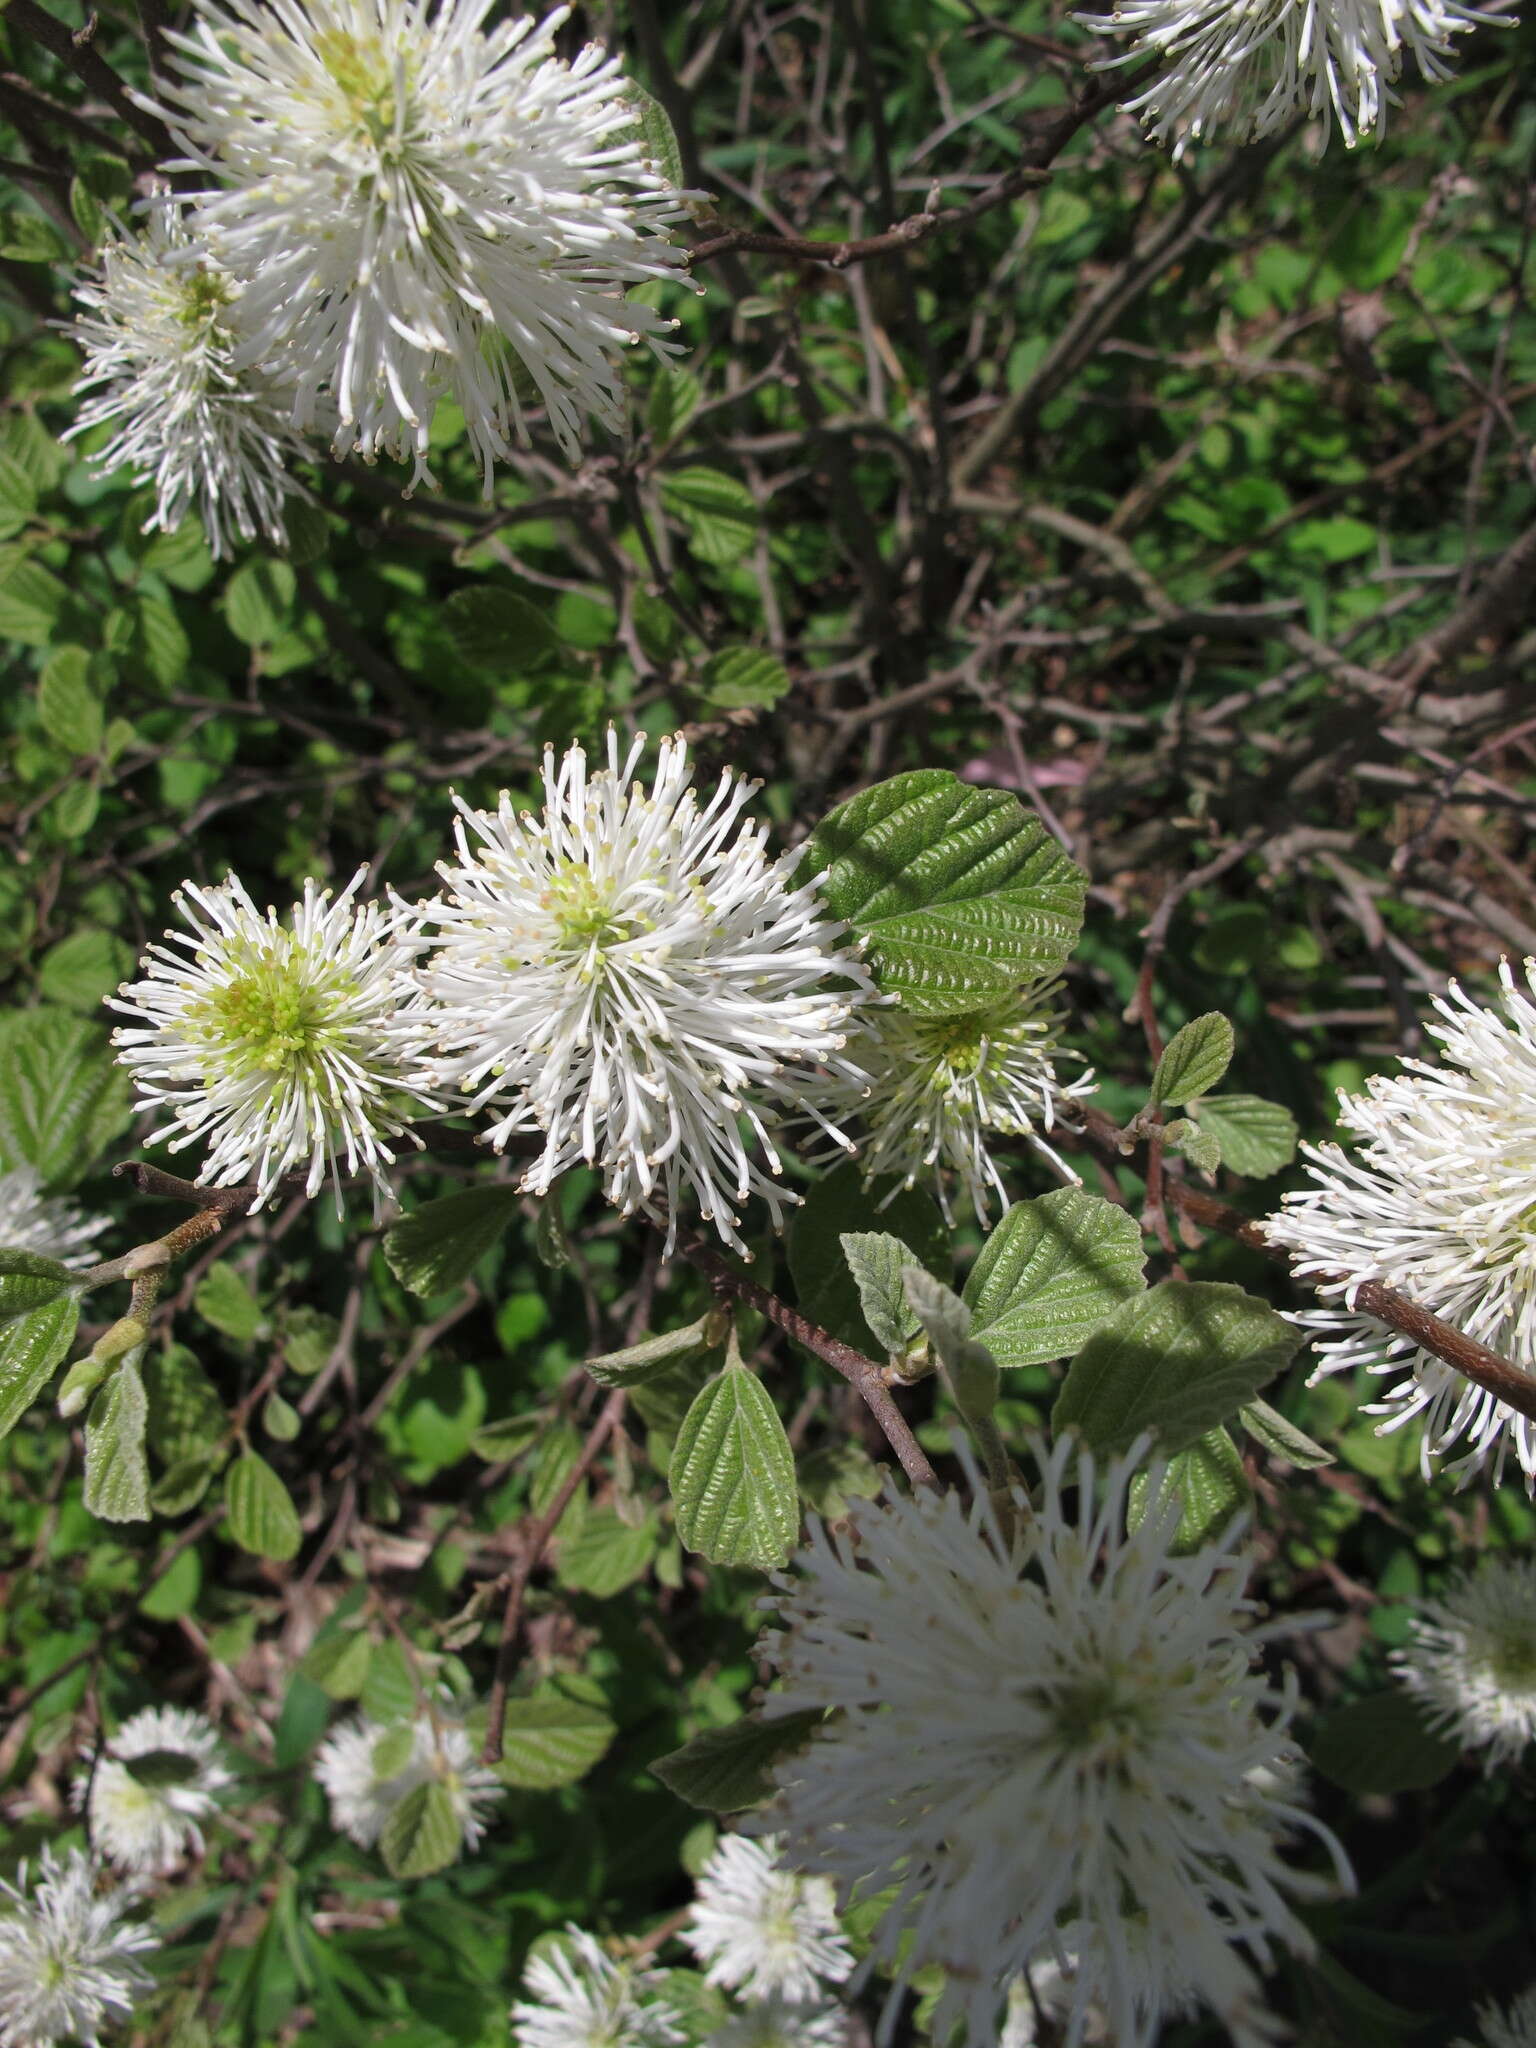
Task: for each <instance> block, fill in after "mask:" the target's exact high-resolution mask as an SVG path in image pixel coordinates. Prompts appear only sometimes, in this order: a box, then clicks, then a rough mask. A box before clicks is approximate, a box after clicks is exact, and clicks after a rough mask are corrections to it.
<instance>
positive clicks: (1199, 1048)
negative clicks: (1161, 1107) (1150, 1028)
mask: <svg viewBox="0 0 1536 2048" xmlns="http://www.w3.org/2000/svg"><path fill="white" fill-rule="evenodd" d="M1235 1045H1236V1040H1235V1039H1234V1038H1233V1035H1232V1024H1231V1020H1230V1018H1227V1017H1224V1016H1223V1015H1222V1013H1221V1012H1220V1010H1207V1011H1206V1013H1205V1015H1204V1016H1203V1017H1196V1018H1194V1019H1193V1020H1192V1021H1191V1022H1190V1023H1188V1024H1186V1025H1185V1026H1184V1028H1183V1030H1182V1031H1176V1032H1175V1033H1174V1034H1173V1036H1172V1038H1170V1039H1169V1041H1168V1043H1167V1045H1166V1046H1165V1047H1164V1048H1163V1056H1162V1058H1161V1059H1160V1060H1159V1061H1158V1063H1157V1071H1156V1073H1155V1074H1154V1075H1153V1076H1152V1089H1151V1099H1152V1101H1153V1102H1189V1101H1191V1100H1192V1099H1193V1098H1194V1097H1195V1096H1196V1095H1204V1094H1205V1092H1206V1091H1207V1089H1210V1088H1214V1087H1215V1086H1216V1083H1217V1082H1218V1081H1219V1080H1220V1079H1221V1077H1222V1075H1223V1074H1224V1073H1225V1072H1226V1071H1227V1069H1228V1067H1230V1066H1231V1064H1232V1054H1233V1050H1234V1048H1235Z"/></svg>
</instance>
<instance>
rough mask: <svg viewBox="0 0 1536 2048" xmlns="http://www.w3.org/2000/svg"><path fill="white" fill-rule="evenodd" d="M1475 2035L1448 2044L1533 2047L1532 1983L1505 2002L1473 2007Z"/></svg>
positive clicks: (1535, 2007) (1535, 1991)
mask: <svg viewBox="0 0 1536 2048" xmlns="http://www.w3.org/2000/svg"><path fill="white" fill-rule="evenodd" d="M1477 2027H1478V2038H1477V2040H1475V2041H1465V2040H1463V2041H1456V2042H1454V2043H1453V2044H1452V2048H1536V1984H1533V1985H1532V1986H1531V1987H1530V1989H1529V1990H1528V1991H1522V1992H1521V1994H1520V1996H1519V1997H1518V1998H1515V1999H1512V2000H1511V2001H1510V2003H1509V2004H1508V2005H1506V2006H1502V2007H1500V2006H1497V2005H1493V2004H1488V2005H1480V2006H1479V2007H1478V2008H1477Z"/></svg>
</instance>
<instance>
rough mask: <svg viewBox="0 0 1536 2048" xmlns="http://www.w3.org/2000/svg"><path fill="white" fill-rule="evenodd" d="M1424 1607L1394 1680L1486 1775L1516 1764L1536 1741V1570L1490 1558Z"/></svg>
mask: <svg viewBox="0 0 1536 2048" xmlns="http://www.w3.org/2000/svg"><path fill="white" fill-rule="evenodd" d="M1422 1607H1423V1612H1422V1613H1421V1614H1418V1615H1415V1616H1414V1618H1413V1620H1412V1622H1411V1624H1410V1634H1409V1637H1408V1640H1407V1642H1406V1643H1405V1644H1403V1646H1402V1647H1401V1648H1400V1649H1398V1650H1394V1651H1393V1653H1392V1662H1393V1664H1394V1665H1395V1666H1396V1669H1397V1675H1398V1677H1399V1678H1400V1679H1401V1680H1402V1682H1403V1684H1404V1685H1405V1686H1407V1687H1408V1689H1409V1691H1410V1692H1414V1693H1417V1694H1418V1695H1419V1697H1420V1699H1422V1700H1423V1702H1424V1705H1425V1707H1426V1709H1427V1710H1428V1716H1429V1719H1430V1721H1431V1722H1432V1723H1433V1724H1434V1725H1435V1726H1437V1727H1439V1728H1441V1729H1443V1730H1444V1732H1445V1733H1446V1734H1447V1735H1450V1736H1452V1737H1453V1738H1454V1739H1455V1740H1456V1741H1457V1742H1459V1743H1460V1744H1461V1746H1462V1748H1463V1749H1476V1750H1481V1751H1482V1752H1483V1758H1482V1764H1483V1769H1484V1770H1485V1771H1486V1772H1489V1773H1492V1772H1493V1771H1495V1770H1498V1769H1501V1768H1503V1767H1505V1766H1507V1765H1510V1764H1514V1763H1518V1762H1519V1760H1520V1756H1521V1754H1522V1752H1523V1751H1524V1749H1525V1746H1526V1744H1527V1743H1528V1742H1529V1741H1530V1740H1531V1738H1532V1736H1536V1562H1533V1561H1532V1560H1531V1559H1529V1558H1522V1557H1490V1558H1488V1559H1486V1560H1485V1561H1484V1562H1483V1563H1482V1564H1480V1565H1478V1566H1477V1567H1476V1569H1475V1570H1473V1571H1470V1572H1463V1573H1462V1574H1461V1575H1460V1576H1459V1577H1458V1578H1456V1579H1454V1580H1452V1581H1451V1583H1450V1584H1449V1585H1448V1586H1447V1587H1446V1588H1445V1590H1444V1592H1442V1593H1441V1594H1440V1595H1439V1597H1438V1598H1437V1599H1433V1600H1426V1601H1424V1602H1423V1603H1422Z"/></svg>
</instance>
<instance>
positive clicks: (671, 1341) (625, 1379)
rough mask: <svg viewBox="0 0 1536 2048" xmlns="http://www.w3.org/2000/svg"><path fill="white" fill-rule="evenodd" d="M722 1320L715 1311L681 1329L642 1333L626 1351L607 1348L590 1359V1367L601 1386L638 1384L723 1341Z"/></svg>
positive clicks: (589, 1369)
mask: <svg viewBox="0 0 1536 2048" xmlns="http://www.w3.org/2000/svg"><path fill="white" fill-rule="evenodd" d="M720 1320H721V1319H720V1318H719V1317H718V1316H717V1315H716V1314H714V1312H713V1311H711V1312H708V1313H706V1314H704V1315H702V1316H700V1317H698V1319H697V1320H696V1321H694V1322H691V1323H685V1324H684V1325H683V1327H682V1328H681V1329H680V1330H663V1331H661V1332H660V1333H659V1334H658V1335H656V1336H654V1337H642V1338H641V1340H640V1342H639V1343H638V1344H628V1345H626V1346H625V1348H624V1349H623V1350H622V1351H605V1352H603V1353H602V1355H601V1356H600V1357H597V1358H589V1359H588V1360H587V1371H588V1372H589V1373H591V1375H592V1377H593V1379H595V1380H596V1381H597V1384H598V1385H599V1386H600V1387H633V1386H637V1385H638V1384H639V1383H640V1382H641V1381H642V1380H649V1379H654V1378H655V1377H656V1375H657V1374H658V1373H661V1372H666V1371H668V1370H669V1369H670V1368H671V1367H672V1366H674V1365H679V1364H681V1362H682V1361H683V1360H684V1359H685V1358H697V1357H698V1356H699V1354H700V1353H701V1352H704V1351H709V1350H711V1349H713V1347H714V1346H715V1345H717V1344H720V1343H722V1342H723V1341H724V1335H725V1333H724V1331H723V1329H717V1327H716V1325H717V1324H718V1323H719V1322H720Z"/></svg>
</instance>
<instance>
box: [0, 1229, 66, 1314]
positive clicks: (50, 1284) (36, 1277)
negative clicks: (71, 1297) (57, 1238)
mask: <svg viewBox="0 0 1536 2048" xmlns="http://www.w3.org/2000/svg"><path fill="white" fill-rule="evenodd" d="M72 1279H73V1276H72V1274H71V1273H70V1270H69V1268H68V1266H63V1265H60V1263H59V1261H58V1260H57V1259H48V1258H44V1256H43V1254H42V1253H41V1252H29V1251H23V1250H22V1249H20V1248H19V1247H18V1248H17V1249H15V1250H12V1249H11V1248H10V1247H9V1246H4V1247H0V1322H7V1321H9V1319H10V1318H11V1317H12V1316H29V1315H31V1313H32V1311H33V1310H34V1309H37V1308H46V1307H47V1306H48V1304H49V1302H51V1301H57V1300H58V1299H59V1297H60V1295H62V1294H67V1293H68V1292H69V1290H70V1286H71V1283H72Z"/></svg>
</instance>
